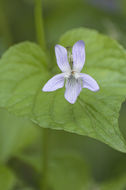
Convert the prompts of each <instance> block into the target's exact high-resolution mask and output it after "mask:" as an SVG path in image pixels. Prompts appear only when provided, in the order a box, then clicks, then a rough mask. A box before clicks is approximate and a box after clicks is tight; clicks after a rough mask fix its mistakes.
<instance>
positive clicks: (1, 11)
mask: <svg viewBox="0 0 126 190" xmlns="http://www.w3.org/2000/svg"><path fill="white" fill-rule="evenodd" d="M5 6H6V2H4V1H3V0H1V1H0V25H1V32H2V35H3V36H4V39H5V40H4V41H5V42H6V43H7V45H8V46H10V45H12V42H13V40H12V36H11V32H10V27H9V23H8V19H7V15H6V9H5Z"/></svg>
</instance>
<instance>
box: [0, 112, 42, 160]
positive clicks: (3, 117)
mask: <svg viewBox="0 0 126 190" xmlns="http://www.w3.org/2000/svg"><path fill="white" fill-rule="evenodd" d="M38 133H39V131H38V130H37V128H35V126H34V125H33V123H32V122H29V121H28V120H26V119H22V118H19V117H16V116H14V115H12V114H9V113H8V112H7V111H5V110H0V162H6V161H7V160H8V159H9V158H10V157H12V156H13V155H15V154H17V153H19V152H20V151H21V150H22V149H23V148H26V147H27V146H28V145H29V144H31V143H32V142H33V141H34V140H35V139H36V138H37V137H38ZM29 134H30V135H29Z"/></svg>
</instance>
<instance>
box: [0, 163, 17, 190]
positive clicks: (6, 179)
mask: <svg viewBox="0 0 126 190" xmlns="http://www.w3.org/2000/svg"><path fill="white" fill-rule="evenodd" d="M15 184H16V178H15V176H14V175H13V173H12V172H11V171H10V170H9V169H8V168H7V167H5V166H2V165H0V189H1V190H13V188H14V186H15Z"/></svg>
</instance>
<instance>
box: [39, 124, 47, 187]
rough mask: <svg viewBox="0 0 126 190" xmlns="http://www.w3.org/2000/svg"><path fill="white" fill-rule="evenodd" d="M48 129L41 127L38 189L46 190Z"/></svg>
mask: <svg viewBox="0 0 126 190" xmlns="http://www.w3.org/2000/svg"><path fill="white" fill-rule="evenodd" d="M48 132H49V131H48V129H45V128H43V129H42V150H43V151H42V166H43V167H42V180H41V181H40V189H41V190H47V171H48Z"/></svg>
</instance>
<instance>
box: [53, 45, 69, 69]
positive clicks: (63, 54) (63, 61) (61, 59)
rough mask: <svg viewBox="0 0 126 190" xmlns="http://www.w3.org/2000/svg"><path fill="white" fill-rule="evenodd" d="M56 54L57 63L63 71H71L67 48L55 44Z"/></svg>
mask: <svg viewBox="0 0 126 190" xmlns="http://www.w3.org/2000/svg"><path fill="white" fill-rule="evenodd" d="M55 54H56V59H57V65H58V66H59V68H60V70H61V71H62V72H67V71H70V70H71V68H70V65H69V62H68V58H67V50H66V48H64V47H63V46H61V45H56V46H55Z"/></svg>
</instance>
